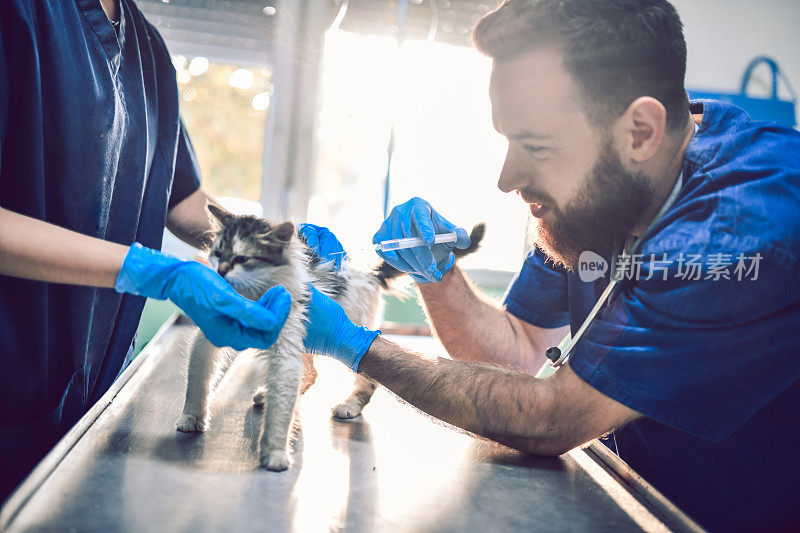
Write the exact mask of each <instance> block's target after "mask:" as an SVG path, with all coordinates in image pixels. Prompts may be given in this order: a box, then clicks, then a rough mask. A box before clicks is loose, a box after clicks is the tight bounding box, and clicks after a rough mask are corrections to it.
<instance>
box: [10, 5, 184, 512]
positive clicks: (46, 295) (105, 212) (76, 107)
mask: <svg viewBox="0 0 800 533" xmlns="http://www.w3.org/2000/svg"><path fill="white" fill-rule="evenodd" d="M120 9H121V22H120V24H119V26H118V28H116V29H115V28H114V26H112V24H111V22H110V21H109V20H108V18H107V17H106V15H105V13H104V11H103V10H102V7H101V5H100V2H99V0H33V1H31V0H3V1H2V2H0V42H2V46H1V47H0V157H1V159H0V206H2V207H3V208H5V209H8V210H11V211H15V212H17V213H21V214H23V215H27V216H30V217H34V218H37V219H40V220H45V221H47V222H50V223H53V224H57V225H59V226H63V227H65V228H69V229H71V230H74V231H77V232H80V233H83V234H86V235H91V236H94V237H98V238H101V239H105V240H108V241H112V242H116V243H120V244H124V245H129V244H131V243H132V242H134V241H138V242H141V243H142V244H144V245H145V246H150V247H153V248H160V247H161V238H162V234H163V231H164V226H165V223H166V214H167V210H168V209H169V207H171V206H173V205H175V204H176V203H178V202H180V201H181V200H183V199H184V198H186V197H187V196H188V195H189V194H191V193H192V192H194V191H195V190H196V189H197V188H198V187H199V171H198V167H197V164H196V160H195V157H194V154H193V151H192V147H191V144H190V142H189V139H188V137H187V136H186V132H185V131H184V128H183V125H182V123H181V121H180V117H179V114H178V89H177V84H176V81H175V70H174V68H173V66H172V62H171V59H170V56H169V53H168V52H167V49H166V47H165V45H164V42H163V40H162V39H161V37H160V36H159V34H158V32H157V31H156V29H155V28H154V27H153V26H152V25H150V24H149V23H148V22H147V21H146V20H145V19H144V17H143V16H142V13H141V12H140V11H139V9H138V8H137V7H136V5H135V4H134V3H133V2H132V1H130V0H120ZM143 305H144V299H143V298H140V297H136V296H130V295H125V296H123V295H120V294H117V293H116V292H115V291H114V290H113V289H97V288H91V287H77V286H69V285H58V284H52V283H41V282H36V281H26V280H21V279H16V278H11V277H6V276H0V365H2V366H1V367H0V368H2V371H0V472H2V475H0V479H2V481H0V498H1V497H2V496H4V495H5V494H6V493H7V492H8V491H9V490H10V489H11V488H13V486H14V485H15V484H16V483H18V482H19V480H20V479H21V477H22V476H23V475H24V474H25V473H27V471H28V470H29V469H30V468H31V467H32V466H34V465H35V464H36V462H37V461H38V460H39V459H40V458H41V457H42V456H43V455H44V454H45V453H46V452H47V450H48V449H49V448H50V447H51V446H52V445H53V444H54V443H55V442H56V441H57V440H58V438H60V437H61V436H62V435H63V434H64V433H65V432H66V430H68V429H69V427H70V426H71V425H72V424H74V423H75V422H76V421H77V420H78V418H80V416H81V415H82V414H83V413H84V412H86V410H87V409H88V408H89V407H90V406H91V405H92V403H93V402H95V401H96V400H97V399H98V398H99V397H100V396H101V395H102V394H103V393H104V392H105V391H106V390H107V389H108V387H109V386H110V385H111V383H112V381H113V380H114V377H115V376H116V375H117V373H118V372H119V370H120V367H121V365H122V363H123V359H124V357H125V355H126V353H127V351H128V349H129V347H130V345H131V341H132V339H133V336H134V334H135V332H136V328H137V325H138V322H139V318H140V315H141V311H142V307H143Z"/></svg>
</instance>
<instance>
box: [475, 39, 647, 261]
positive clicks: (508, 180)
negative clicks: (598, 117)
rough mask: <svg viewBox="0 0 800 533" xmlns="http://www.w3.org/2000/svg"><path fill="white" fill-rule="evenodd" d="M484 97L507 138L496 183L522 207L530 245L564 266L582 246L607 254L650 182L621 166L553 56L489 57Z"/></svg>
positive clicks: (607, 135) (634, 218)
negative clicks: (529, 222) (531, 233)
mask: <svg viewBox="0 0 800 533" xmlns="http://www.w3.org/2000/svg"><path fill="white" fill-rule="evenodd" d="M490 97H491V101H492V118H493V120H494V125H495V128H496V129H497V131H499V132H500V133H501V134H503V135H504V136H505V137H506V138H507V139H508V141H509V144H508V154H507V155H506V161H505V164H504V165H503V170H502V172H501V174H500V179H499V181H498V184H497V186H498V187H499V188H500V190H502V191H503V192H511V191H517V193H519V195H520V196H521V197H522V199H523V200H524V201H525V202H527V203H528V204H530V210H531V214H532V215H533V216H534V217H535V218H536V219H537V236H536V244H537V245H538V246H539V247H540V248H541V249H542V250H543V251H544V252H545V253H546V254H547V255H548V256H550V257H551V258H552V259H553V260H554V261H556V262H558V263H562V264H564V265H566V266H567V267H570V268H573V267H575V266H576V265H577V262H578V256H579V255H580V254H581V252H583V251H584V250H591V251H594V252H597V253H600V254H606V253H609V252H611V251H613V249H614V247H615V246H618V245H619V244H620V243H621V242H622V240H623V239H624V238H625V237H626V236H627V234H628V233H629V232H630V230H631V229H632V228H633V227H634V226H635V225H636V223H637V222H638V221H639V220H640V218H641V217H642V216H643V214H644V212H645V211H646V209H647V207H648V205H649V203H650V201H651V198H652V190H651V186H650V180H649V179H648V178H647V177H646V176H643V175H639V174H635V173H632V172H629V171H627V170H626V169H625V167H624V165H623V163H622V161H621V160H620V156H619V153H618V152H617V150H616V149H615V148H614V143H613V140H612V134H611V131H610V129H609V130H608V131H605V132H604V131H600V130H599V129H598V128H597V126H595V125H594V124H593V123H591V122H590V121H589V118H588V117H587V116H586V114H585V113H584V111H583V109H582V108H581V107H580V105H579V102H578V100H577V98H578V95H577V89H576V88H575V86H574V83H573V81H572V78H571V76H570V75H569V74H568V73H567V72H566V71H565V70H564V67H563V65H562V56H561V53H560V52H559V51H557V50H556V49H542V50H536V51H532V52H528V53H525V54H523V55H521V56H518V57H516V58H514V59H511V60H508V61H503V62H499V63H498V62H495V65H494V69H493V71H492V80H491V88H490Z"/></svg>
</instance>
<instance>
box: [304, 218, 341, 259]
mask: <svg viewBox="0 0 800 533" xmlns="http://www.w3.org/2000/svg"><path fill="white" fill-rule="evenodd" d="M298 233H300V236H301V237H303V239H305V241H306V244H308V247H309V248H311V249H312V250H313V251H314V253H316V254H317V255H318V256H319V257H321V258H322V259H323V260H324V261H333V264H334V265H335V266H336V270H339V268H341V266H342V261H344V260H345V259H346V258H347V254H346V253H345V251H344V248H342V243H340V242H339V239H337V238H336V235H334V234H333V232H332V231H331V230H329V229H328V228H324V227H322V226H315V225H314V224H300V229H299V230H298Z"/></svg>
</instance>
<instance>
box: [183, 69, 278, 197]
mask: <svg viewBox="0 0 800 533" xmlns="http://www.w3.org/2000/svg"><path fill="white" fill-rule="evenodd" d="M172 61H173V64H174V65H175V70H176V72H177V78H178V88H179V91H180V97H181V115H182V117H183V120H184V123H185V124H186V128H187V130H188V132H189V136H190V137H191V139H192V144H193V145H194V148H195V152H196V154H197V158H198V160H199V162H200V169H201V171H202V174H203V186H204V188H205V189H206V190H207V191H209V192H210V193H211V194H213V195H215V196H229V197H235V198H242V199H245V200H251V201H256V202H257V201H259V199H260V194H261V173H262V167H263V158H262V153H263V144H264V129H265V124H266V119H267V113H268V110H269V103H270V98H271V96H272V83H271V79H272V70H271V69H269V68H266V67H265V68H254V67H243V66H239V65H231V64H224V63H216V62H213V61H209V60H208V59H206V58H204V57H194V58H191V59H189V58H186V57H184V56H180V55H176V56H173V58H172Z"/></svg>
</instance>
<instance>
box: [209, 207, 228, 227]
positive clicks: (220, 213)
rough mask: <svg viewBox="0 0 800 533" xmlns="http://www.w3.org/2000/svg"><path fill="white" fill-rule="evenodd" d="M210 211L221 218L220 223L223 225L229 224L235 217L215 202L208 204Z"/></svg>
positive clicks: (218, 218)
mask: <svg viewBox="0 0 800 533" xmlns="http://www.w3.org/2000/svg"><path fill="white" fill-rule="evenodd" d="M207 207H208V211H209V213H211V214H212V215H213V217H214V218H216V219H217V220H219V222H220V224H222V225H223V226H225V225H227V224H228V222H230V220H231V219H232V218H233V214H232V213H230V212H229V211H226V210H225V209H223V208H221V207H219V206H218V205H215V204H207Z"/></svg>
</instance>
